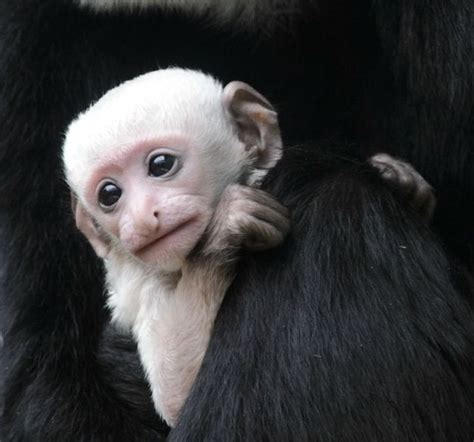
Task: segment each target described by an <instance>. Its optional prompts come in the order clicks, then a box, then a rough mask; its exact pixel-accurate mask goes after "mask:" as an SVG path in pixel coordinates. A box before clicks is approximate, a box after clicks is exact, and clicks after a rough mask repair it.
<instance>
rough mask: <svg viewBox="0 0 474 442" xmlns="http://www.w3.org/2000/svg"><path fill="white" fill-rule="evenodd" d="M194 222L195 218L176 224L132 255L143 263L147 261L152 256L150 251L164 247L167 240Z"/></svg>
mask: <svg viewBox="0 0 474 442" xmlns="http://www.w3.org/2000/svg"><path fill="white" fill-rule="evenodd" d="M196 220H197V218H196V217H193V218H191V219H188V220H186V221H184V222H182V223H181V224H178V225H177V226H176V227H173V228H172V229H171V230H168V231H165V232H163V233H162V234H160V235H158V236H157V237H155V238H154V239H152V240H151V241H149V242H148V243H147V244H145V245H144V246H142V247H140V248H138V249H136V250H135V251H133V254H134V255H135V256H136V257H137V258H139V259H141V260H143V261H147V260H148V259H147V258H149V256H150V254H152V251H154V250H155V249H156V248H157V247H159V248H161V247H162V246H165V242H166V243H167V242H168V240H172V238H173V237H176V236H178V235H179V234H180V233H181V232H182V231H184V230H186V229H187V228H188V227H189V226H190V225H192V224H194V223H195V222H196Z"/></svg>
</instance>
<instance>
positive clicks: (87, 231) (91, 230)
mask: <svg viewBox="0 0 474 442" xmlns="http://www.w3.org/2000/svg"><path fill="white" fill-rule="evenodd" d="M71 206H72V210H73V213H74V217H75V219H76V226H77V228H78V229H79V230H80V231H81V232H82V234H83V235H84V236H85V237H86V238H87V239H88V241H89V243H90V244H91V246H92V248H93V249H94V251H95V253H96V254H97V256H98V257H99V258H105V257H106V256H107V255H108V254H109V252H110V245H109V244H108V243H107V241H105V240H104V235H103V234H101V232H100V231H99V229H98V228H97V226H96V224H95V222H94V219H93V218H92V216H91V215H90V214H89V213H88V212H87V211H86V209H85V208H84V207H83V206H82V204H81V203H80V202H79V201H78V200H77V197H76V196H75V195H73V194H71Z"/></svg>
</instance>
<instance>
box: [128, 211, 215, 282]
mask: <svg viewBox="0 0 474 442" xmlns="http://www.w3.org/2000/svg"><path fill="white" fill-rule="evenodd" d="M206 227H207V220H205V219H202V218H192V219H190V220H188V221H186V222H184V223H182V224H180V225H178V226H177V227H176V228H175V229H173V230H172V231H171V232H169V233H167V234H166V235H164V236H162V237H160V238H158V239H156V240H154V241H152V242H150V243H149V244H147V245H146V246H144V247H142V248H141V249H140V250H138V251H136V252H135V253H134V254H133V256H134V257H135V258H136V259H137V260H139V261H140V262H142V263H143V264H145V265H146V266H147V267H149V268H151V269H153V270H155V271H156V270H159V271H161V272H166V273H168V272H176V271H178V270H180V269H181V267H182V266H183V263H184V261H185V260H186V258H187V256H188V255H189V254H190V253H191V251H192V250H193V249H194V248H195V247H196V244H197V243H198V241H199V240H200V239H201V237H202V235H203V233H204V231H205V229H206Z"/></svg>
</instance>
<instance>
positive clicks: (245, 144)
mask: <svg viewBox="0 0 474 442" xmlns="http://www.w3.org/2000/svg"><path fill="white" fill-rule="evenodd" d="M281 147H282V141H281V137H280V131H279V127H278V121H277V114H276V112H275V110H274V108H273V107H272V105H271V104H270V103H269V102H268V101H267V100H266V99H265V98H264V97H263V96H262V95H260V94H259V93H258V92H256V91H255V90H253V89H252V88H251V87H250V86H248V85H246V84H244V83H240V82H232V83H230V84H228V85H227V86H226V87H224V88H223V87H222V85H221V84H220V83H219V82H217V81H216V80H215V79H213V78H212V77H210V76H207V75H205V74H203V73H200V72H196V71H190V70H182V69H165V70H160V71H156V72H152V73H149V74H146V75H143V76H140V77H138V78H136V79H133V80H131V81H128V82H126V83H124V84H122V85H120V86H118V87H116V88H115V89H112V90H111V91H109V92H108V93H107V94H105V95H104V96H103V97H102V98H101V99H100V100H99V101H98V102H97V103H96V104H94V105H93V106H92V107H91V108H89V109H88V110H87V111H86V112H84V113H83V114H81V115H80V116H79V117H78V118H77V119H76V120H75V121H74V122H73V123H72V124H71V125H70V127H69V129H68V131H67V135H66V140H65V143H64V149H63V159H64V167H65V174H66V178H67V182H68V184H69V185H70V187H71V190H72V194H73V210H74V214H75V219H76V223H77V226H78V228H79V229H80V230H81V232H82V233H83V234H84V235H85V236H86V237H87V239H88V240H89V242H90V243H91V245H92V247H93V248H94V250H95V251H96V253H97V255H98V256H100V257H101V258H103V259H104V263H105V268H106V279H107V288H108V303H109V306H110V308H111V310H112V314H113V319H114V320H115V321H116V322H117V323H118V324H120V325H122V326H125V327H127V328H129V329H131V330H132V332H133V334H134V336H135V339H136V341H137V344H138V350H139V354H140V358H141V361H142V364H143V366H144V368H145V372H146V375H147V378H148V381H149V383H150V386H151V390H152V396H153V401H154V403H155V407H156V409H157V411H158V412H159V413H160V414H161V416H162V417H163V418H164V419H165V420H166V422H167V423H168V424H170V425H171V426H173V425H174V424H175V422H176V420H177V418H178V416H179V413H180V410H181V406H182V405H183V403H184V401H185V399H186V397H187V395H188V393H189V390H190V388H191V386H192V384H193V381H194V379H195V377H196V374H197V372H198V370H199V368H200V366H201V362H202V359H203V356H204V353H205V351H206V348H207V344H208V341H209V337H210V333H211V330H212V326H213V323H214V319H215V316H216V313H217V311H218V309H219V306H220V304H221V301H222V298H223V296H224V294H225V291H226V289H227V287H228V286H229V284H230V283H231V281H232V279H233V277H234V268H235V263H236V259H237V252H238V250H239V248H241V247H246V248H248V249H254V250H255V249H259V250H261V249H266V248H271V247H275V246H277V245H278V244H280V243H281V242H282V241H283V239H284V237H285V235H286V233H287V231H288V229H289V221H288V214H287V211H286V209H285V208H284V207H282V206H281V205H280V204H279V203H278V202H277V201H275V200H274V199H273V198H272V197H271V196H270V195H269V194H267V193H265V192H263V191H262V190H259V189H257V188H255V187H254V186H255V184H256V183H258V182H259V181H260V180H261V179H262V178H263V177H264V175H265V173H266V171H267V170H268V169H269V168H271V167H273V166H274V165H275V163H276V162H277V161H278V159H279V158H280V154H281ZM372 163H373V165H374V166H375V167H377V168H379V169H380V170H381V173H382V176H384V177H385V178H386V179H387V180H388V181H392V182H395V183H396V184H397V185H399V186H400V187H404V188H407V189H408V190H409V191H410V192H411V193H412V194H414V196H413V199H414V200H416V201H426V200H428V201H431V199H430V198H428V199H427V198H426V195H427V194H429V195H431V191H430V189H429V186H428V187H427V185H426V186H425V184H426V183H425V182H424V180H423V179H422V178H421V177H419V176H418V175H417V174H416V172H415V171H413V170H412V169H410V168H409V167H408V166H407V167H402V166H403V165H404V163H401V162H399V161H398V160H394V159H393V158H391V157H389V156H378V157H373V159H372ZM407 168H408V169H407ZM420 189H421V192H418V191H419V190H420ZM423 204H424V203H423ZM315 326H317V325H316V324H315Z"/></svg>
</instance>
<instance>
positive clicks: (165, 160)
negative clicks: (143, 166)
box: [148, 153, 178, 177]
mask: <svg viewBox="0 0 474 442" xmlns="http://www.w3.org/2000/svg"><path fill="white" fill-rule="evenodd" d="M177 164H178V161H177V158H176V157H175V156H174V155H170V154H166V153H164V154H157V155H153V156H152V157H151V158H150V161H149V162H148V175H150V176H153V177H161V176H164V175H167V174H169V173H170V172H173V171H175V169H176V167H177Z"/></svg>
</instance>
